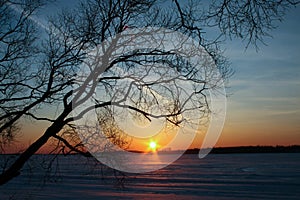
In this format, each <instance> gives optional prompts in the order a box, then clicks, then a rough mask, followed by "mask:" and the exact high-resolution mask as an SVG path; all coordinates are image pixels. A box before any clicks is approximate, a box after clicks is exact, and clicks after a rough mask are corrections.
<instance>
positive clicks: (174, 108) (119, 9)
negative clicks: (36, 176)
mask: <svg viewBox="0 0 300 200" xmlns="http://www.w3.org/2000/svg"><path fill="white" fill-rule="evenodd" d="M12 3H17V1H16V2H11V1H1V3H0V9H1V10H0V12H1V15H0V17H1V26H0V27H1V28H0V30H1V33H0V34H1V35H0V45H1V50H0V51H1V52H0V56H1V57H0V59H1V60H0V67H1V68H0V70H1V74H0V79H1V84H0V94H1V96H0V133H1V145H5V144H6V143H8V142H9V141H11V139H13V136H14V134H15V133H16V131H17V130H16V127H17V123H18V121H19V120H20V119H21V118H22V117H25V116H27V117H30V118H31V119H32V120H37V121H40V120H44V121H48V122H49V123H50V125H49V127H48V128H47V129H46V130H45V132H44V133H41V136H40V138H38V139H37V140H36V141H35V142H34V143H32V144H31V145H30V146H29V147H28V148H27V149H26V150H25V151H24V152H22V153H21V154H20V155H19V156H18V158H17V159H16V160H15V161H14V162H13V163H12V164H11V165H10V166H7V168H6V169H5V170H4V172H3V173H2V174H1V175H0V184H5V183H7V182H8V181H10V180H11V179H13V178H14V177H15V176H17V175H19V174H20V170H21V169H22V167H23V165H24V164H25V163H26V162H27V161H28V159H29V158H30V157H31V156H32V155H33V154H34V153H35V152H37V151H38V150H39V149H40V148H41V147H42V146H43V145H44V144H46V143H47V141H48V140H49V139H55V140H57V141H58V143H57V144H58V146H57V148H59V151H60V152H67V153H70V152H77V153H80V154H82V155H85V156H89V153H87V152H86V149H84V147H83V143H82V141H81V140H80V138H78V137H77V133H78V130H77V129H76V126H75V125H74V123H76V122H77V121H79V120H81V119H82V118H84V117H85V116H87V115H88V113H89V112H90V111H92V110H94V109H100V111H101V110H102V111H103V109H104V110H105V109H106V112H108V111H109V113H110V114H109V113H105V112H104V113H105V114H104V115H103V114H102V115H101V114H100V115H99V116H98V117H99V121H98V123H99V124H100V127H101V126H102V129H103V130H104V129H105V128H103V127H110V128H108V129H106V130H105V132H106V133H107V134H108V135H106V136H108V137H111V138H112V139H113V143H116V144H118V145H120V146H122V147H124V145H125V146H126V145H127V142H126V140H124V138H122V134H119V133H120V131H119V130H118V128H115V129H114V127H117V126H115V125H114V120H113V118H114V117H113V116H116V113H115V112H119V113H122V112H123V111H124V110H126V111H128V112H130V114H131V115H132V116H136V118H138V119H139V120H145V121H151V120H154V119H164V120H166V121H167V123H169V124H171V125H173V126H181V125H182V124H184V123H193V122H194V121H193V119H191V118H182V115H183V114H185V113H190V114H189V115H193V114H192V113H193V112H194V111H197V112H200V113H202V114H203V115H201V116H199V118H201V117H203V116H206V115H207V114H208V113H209V103H208V100H207V97H206V93H205V91H206V90H208V89H214V88H217V87H218V86H219V84H220V82H221V81H222V79H223V78H227V77H228V76H229V75H230V73H231V71H230V68H229V67H228V65H227V62H226V59H225V58H223V57H222V54H221V51H220V49H219V40H218V39H219V38H220V37H219V36H217V37H216V39H212V40H207V39H205V36H206V35H205V33H204V30H205V28H208V27H214V28H215V27H217V28H219V30H220V35H221V36H222V35H229V36H230V37H240V38H242V39H245V40H247V41H248V42H249V44H250V43H253V44H255V45H256V44H257V41H263V37H264V36H266V35H267V31H269V30H271V29H272V28H274V27H273V22H274V21H276V20H281V19H282V17H283V15H284V12H285V11H286V10H287V9H288V8H290V7H291V6H293V5H296V4H297V3H298V2H296V1H290V0H285V1H282V0H280V1H276V0H268V1H257V0H250V1H246V0H245V1H237V0H226V1H213V2H212V3H211V6H210V9H209V11H205V10H201V8H200V7H199V6H198V5H197V2H196V1H195V2H193V1H190V2H189V3H182V2H179V1H177V0H173V1H170V2H169V1H166V2H161V1H156V0H144V1H135V0H125V1H121V0H110V1H100V0H89V1H84V2H82V3H81V4H80V5H79V6H78V7H77V8H76V9H75V10H72V11H69V12H68V11H64V12H63V13H61V14H60V15H59V17H55V18H53V19H51V20H50V22H51V23H50V24H49V30H48V39H45V40H44V42H43V43H41V42H35V41H36V40H35V39H36V31H35V30H34V26H33V25H32V22H31V21H30V20H29V16H30V15H31V14H32V13H33V12H34V10H35V9H37V8H38V7H39V6H40V5H41V2H40V3H37V4H31V3H27V4H21V7H22V8H23V10H24V11H23V12H22V13H21V14H19V15H17V14H15V15H12V14H11V11H10V10H9V5H10V4H12ZM12 19H13V20H12ZM149 26H152V27H157V26H159V27H163V28H165V29H167V30H174V31H177V32H180V33H182V34H184V35H186V36H187V37H191V38H193V39H194V40H195V41H198V45H201V46H203V48H204V49H205V50H206V51H207V52H208V53H209V55H210V58H211V60H210V62H212V63H206V65H200V66H195V65H192V64H191V63H190V62H186V60H185V59H184V58H182V57H181V56H178V52H176V51H175V50H174V49H173V50H162V49H160V48H159V47H160V44H157V45H158V46H157V48H155V46H154V47H152V48H143V49H139V50H133V51H126V52H125V53H124V51H122V49H124V47H125V48H126V46H128V44H132V42H133V44H137V45H139V43H143V42H145V40H140V39H139V38H144V37H145V36H147V37H153V30H152V31H149V30H148V29H145V31H143V34H139V33H137V34H135V33H134V32H131V31H130V29H134V27H149ZM161 39H162V38H161ZM153 41H157V38H153ZM186 41H187V39H186V38H183V40H182V41H181V44H180V46H182V47H183V46H184V43H185V42H186ZM179 49H180V48H179ZM35 50H38V51H35ZM180 53H183V55H184V52H180ZM189 54H195V55H197V54H198V52H193V51H190V52H189ZM187 56H191V55H187ZM212 64H213V65H212ZM211 66H216V67H217V70H218V71H220V74H221V76H220V77H217V78H216V77H215V76H214V75H213V72H214V70H215V69H213V68H212V67H211ZM82 69H85V70H84V73H82V72H81V70H82ZM83 74H84V75H83ZM76 77H77V78H76ZM78 77H79V78H78ZM149 77H150V78H149ZM153 77H155V78H153ZM75 78H76V79H75ZM214 78H216V79H214ZM182 82H188V84H190V85H191V88H192V90H187V89H186V87H185V86H184V84H181V83H182ZM97 91H100V92H97ZM95 93H98V94H100V95H99V96H94V94H95ZM162 93H163V94H164V95H165V97H166V98H167V99H168V101H163V100H162V97H161V96H160V95H159V94H162ZM87 102H90V104H87V105H86V103H87ZM47 104H48V105H54V106H58V107H59V108H60V113H59V114H58V115H57V116H56V117H55V118H50V117H49V116H39V115H41V113H39V112H38V110H39V108H41V107H43V106H45V105H47ZM107 108H109V109H107ZM111 112H113V113H111ZM100 113H101V112H100ZM108 124H109V125H108ZM88 128H90V127H89V126H88ZM116 133H117V134H116ZM124 141H125V143H124Z"/></svg>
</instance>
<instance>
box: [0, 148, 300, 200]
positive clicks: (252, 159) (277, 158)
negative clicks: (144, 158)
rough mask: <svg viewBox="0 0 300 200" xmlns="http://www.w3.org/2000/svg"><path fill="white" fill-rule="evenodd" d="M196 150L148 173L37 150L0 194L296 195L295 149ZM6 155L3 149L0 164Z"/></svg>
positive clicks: (299, 193) (298, 157) (298, 167)
mask: <svg viewBox="0 0 300 200" xmlns="http://www.w3.org/2000/svg"><path fill="white" fill-rule="evenodd" d="M197 156H198V155H196V154H188V155H183V156H182V157H181V158H180V159H179V160H177V161H176V162H175V163H173V164H172V165H170V166H168V167H166V168H163V169H161V170H158V171H155V172H151V173H145V174H128V173H125V174H122V173H119V172H115V171H113V170H111V169H108V168H106V167H104V166H103V165H101V164H99V163H98V162H96V161H95V160H94V159H92V158H89V159H86V158H83V157H81V156H78V155H72V156H66V157H65V156H62V155H60V156H58V158H56V159H54V156H49V155H35V156H34V157H33V159H32V160H31V161H30V162H29V163H28V164H27V165H26V167H25V169H24V170H23V171H22V174H21V175H20V176H19V177H17V178H15V179H14V180H12V181H11V182H9V183H8V184H6V185H4V186H1V187H0V199H31V200H33V199H42V200H45V199H47V200H49V199H51V200H52V199H299V198H300V154H298V153H290V154H288V153H285V154H222V155H221V154H220V155H217V154H211V155H208V156H207V157H205V158H204V159H201V160H200V159H198V157H197ZM8 157H9V156H8V155H1V157H0V158H1V165H3V164H4V163H5V160H6V159H7V158H8ZM52 159H53V162H52V167H50V168H48V165H49V163H50V161H51V160H52ZM147 164H149V163H147ZM153 164H155V163H153Z"/></svg>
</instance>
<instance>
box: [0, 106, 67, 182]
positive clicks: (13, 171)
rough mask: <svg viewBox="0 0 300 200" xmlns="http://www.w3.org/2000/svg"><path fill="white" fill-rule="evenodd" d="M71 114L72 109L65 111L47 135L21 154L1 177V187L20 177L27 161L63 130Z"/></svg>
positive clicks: (49, 128)
mask: <svg viewBox="0 0 300 200" xmlns="http://www.w3.org/2000/svg"><path fill="white" fill-rule="evenodd" d="M70 112H71V109H65V110H64V111H63V113H62V114H61V115H60V116H59V117H58V118H57V119H56V120H55V121H54V122H53V124H52V125H51V126H50V127H48V128H47V130H46V131H45V133H44V134H43V135H42V136H41V137H40V138H39V139H37V140H36V141H35V142H34V143H32V144H31V145H30V146H29V147H28V148H27V149H26V151H24V152H23V153H21V155H20V156H19V157H18V158H17V160H15V162H14V163H13V164H12V165H11V166H10V167H9V168H8V169H6V170H5V171H4V172H3V173H2V174H1V175H0V185H4V184H5V183H7V182H9V181H10V180H12V179H13V178H14V177H16V176H18V175H20V170H21V169H22V167H23V166H24V164H25V163H26V161H28V160H29V159H30V157H31V156H32V155H33V154H35V153H36V152H37V151H38V150H39V149H40V148H41V147H42V146H43V145H44V144H46V142H47V141H48V140H49V138H50V137H51V136H53V135H55V134H57V133H58V132H59V131H60V130H61V129H62V128H63V126H64V125H65V124H64V118H65V117H66V116H67V115H68V114H69V113H70Z"/></svg>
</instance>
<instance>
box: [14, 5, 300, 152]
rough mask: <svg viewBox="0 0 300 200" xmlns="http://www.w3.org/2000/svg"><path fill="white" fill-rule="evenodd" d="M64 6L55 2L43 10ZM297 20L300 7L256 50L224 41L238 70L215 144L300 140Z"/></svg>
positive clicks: (37, 130) (36, 130)
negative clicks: (222, 124)
mask: <svg viewBox="0 0 300 200" xmlns="http://www.w3.org/2000/svg"><path fill="white" fill-rule="evenodd" d="M65 2H66V1H65ZM64 6H65V7H66V4H64ZM60 8H61V5H59V4H56V5H54V6H51V7H50V8H48V9H46V10H45V13H53V12H55V11H56V10H59V9H60ZM45 13H44V14H45ZM299 21H300V6H298V8H294V9H291V10H290V11H289V12H288V13H287V15H286V16H285V20H284V21H283V22H282V23H279V22H278V23H277V25H278V28H277V29H276V30H274V31H271V32H270V35H272V36H273V38H266V39H265V42H266V43H267V46H264V45H259V50H258V51H257V50H256V49H255V48H254V47H252V46H250V47H249V48H248V49H246V50H245V44H243V42H241V41H240V40H227V41H226V43H225V44H223V45H222V47H223V48H224V49H225V55H226V56H227V57H228V59H229V61H230V63H231V66H232V68H233V70H234V71H235V74H234V75H233V76H232V77H231V78H230V79H229V82H228V89H227V92H228V94H229V98H228V107H227V117H226V122H225V126H224V130H223V132H222V134H221V137H220V138H219V141H218V143H217V145H216V146H241V145H292V144H300V26H299ZM45 125H46V123H43V124H37V123H35V124H32V125H29V126H27V127H26V128H24V129H23V130H22V132H23V134H22V137H20V138H19V139H18V140H19V141H23V142H24V143H23V146H26V145H27V144H30V143H31V142H33V141H34V140H35V138H37V137H38V136H39V135H40V134H41V129H43V128H45V127H46V126H45ZM197 145H198V143H197V144H196V145H193V147H197Z"/></svg>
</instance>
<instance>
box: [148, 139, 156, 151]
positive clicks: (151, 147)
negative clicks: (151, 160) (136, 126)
mask: <svg viewBox="0 0 300 200" xmlns="http://www.w3.org/2000/svg"><path fill="white" fill-rule="evenodd" d="M156 147H157V144H156V142H154V141H151V142H150V143H149V148H150V149H151V150H152V151H156Z"/></svg>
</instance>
